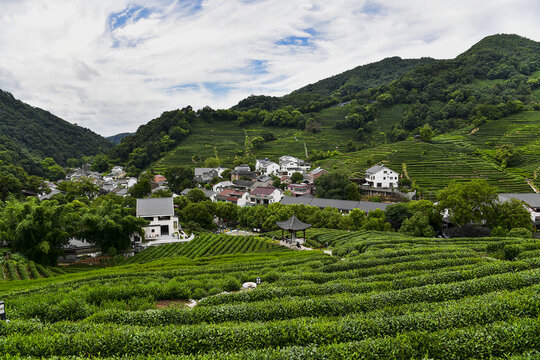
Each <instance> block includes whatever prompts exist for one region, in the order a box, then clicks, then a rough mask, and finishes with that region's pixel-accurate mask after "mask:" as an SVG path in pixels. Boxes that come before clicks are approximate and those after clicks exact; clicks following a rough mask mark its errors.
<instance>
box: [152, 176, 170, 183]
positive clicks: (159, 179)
mask: <svg viewBox="0 0 540 360" xmlns="http://www.w3.org/2000/svg"><path fill="white" fill-rule="evenodd" d="M165 181H167V179H166V178H165V176H163V175H159V174H158V175H156V176H154V183H155V184H159V185H161V184H162V183H164V182H165Z"/></svg>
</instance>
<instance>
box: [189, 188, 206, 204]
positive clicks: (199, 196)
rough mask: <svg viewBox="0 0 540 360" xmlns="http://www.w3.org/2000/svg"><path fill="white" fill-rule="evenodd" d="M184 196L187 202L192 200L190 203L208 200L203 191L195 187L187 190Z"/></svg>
mask: <svg viewBox="0 0 540 360" xmlns="http://www.w3.org/2000/svg"><path fill="white" fill-rule="evenodd" d="M186 198H187V199H188V200H189V202H192V203H198V202H201V201H206V200H208V198H207V197H206V194H205V193H204V191H202V190H201V189H197V188H195V189H191V190H189V191H188V193H187V195H186Z"/></svg>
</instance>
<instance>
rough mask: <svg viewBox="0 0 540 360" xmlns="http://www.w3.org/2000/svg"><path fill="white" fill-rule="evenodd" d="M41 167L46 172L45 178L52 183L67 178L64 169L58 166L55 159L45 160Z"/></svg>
mask: <svg viewBox="0 0 540 360" xmlns="http://www.w3.org/2000/svg"><path fill="white" fill-rule="evenodd" d="M41 165H42V166H43V169H44V170H45V177H46V178H47V179H49V180H51V181H56V180H61V179H64V178H65V177H66V172H65V171H64V169H63V168H62V167H61V166H60V165H58V164H57V163H56V162H55V161H54V160H53V158H50V157H48V158H45V159H43V160H42V161H41Z"/></svg>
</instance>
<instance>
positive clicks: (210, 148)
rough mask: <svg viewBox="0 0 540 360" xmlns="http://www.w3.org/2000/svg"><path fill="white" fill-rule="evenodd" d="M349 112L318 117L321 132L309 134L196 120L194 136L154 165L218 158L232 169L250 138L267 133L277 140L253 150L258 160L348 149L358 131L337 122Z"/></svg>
mask: <svg viewBox="0 0 540 360" xmlns="http://www.w3.org/2000/svg"><path fill="white" fill-rule="evenodd" d="M345 115H346V111H345V110H344V109H343V108H341V107H339V106H335V107H331V108H329V109H325V110H323V111H321V112H318V113H316V114H315V119H316V120H317V121H318V122H319V123H320V124H321V126H322V129H323V131H322V132H320V133H306V132H304V131H300V130H297V129H290V128H279V127H263V126H261V125H260V124H249V125H243V126H239V125H236V124H234V123H230V122H220V123H207V122H204V121H202V120H201V121H196V122H195V123H194V124H193V128H192V132H191V134H190V135H189V136H188V137H187V138H186V139H185V140H184V141H182V143H181V144H180V145H179V146H177V147H176V148H175V149H174V150H172V151H171V152H170V153H169V154H168V155H166V156H165V157H164V158H163V159H161V160H159V161H158V163H157V164H155V165H154V166H155V167H156V168H158V169H159V168H160V166H170V165H190V164H191V165H194V166H202V163H203V161H201V160H204V159H205V158H207V157H210V156H215V155H216V154H217V156H218V157H219V158H220V160H221V161H222V163H223V164H224V165H225V166H231V165H232V161H233V160H234V159H235V156H236V155H241V154H242V151H243V149H244V142H245V139H246V136H247V137H248V138H249V139H252V138H254V137H256V136H260V135H262V134H263V133H264V132H265V131H269V132H271V133H273V134H274V136H275V137H276V140H273V141H270V142H267V143H265V144H264V145H263V146H262V147H261V148H259V149H253V152H254V154H255V156H257V157H258V158H270V159H273V160H274V161H277V159H278V158H279V157H280V156H282V155H286V154H289V155H292V156H298V157H301V158H306V148H307V150H308V152H312V151H314V150H317V151H320V150H325V151H326V150H335V149H336V146H340V147H344V146H345V145H346V144H347V142H348V141H349V140H351V139H352V138H353V135H354V131H351V130H350V129H342V130H338V129H335V128H334V125H335V122H336V121H338V120H343V118H344V117H345Z"/></svg>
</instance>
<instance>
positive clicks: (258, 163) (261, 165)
mask: <svg viewBox="0 0 540 360" xmlns="http://www.w3.org/2000/svg"><path fill="white" fill-rule="evenodd" d="M255 171H258V172H259V173H261V174H264V175H277V173H278V172H279V165H278V164H276V163H275V162H273V161H270V160H268V159H262V160H261V159H257V160H255Z"/></svg>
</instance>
